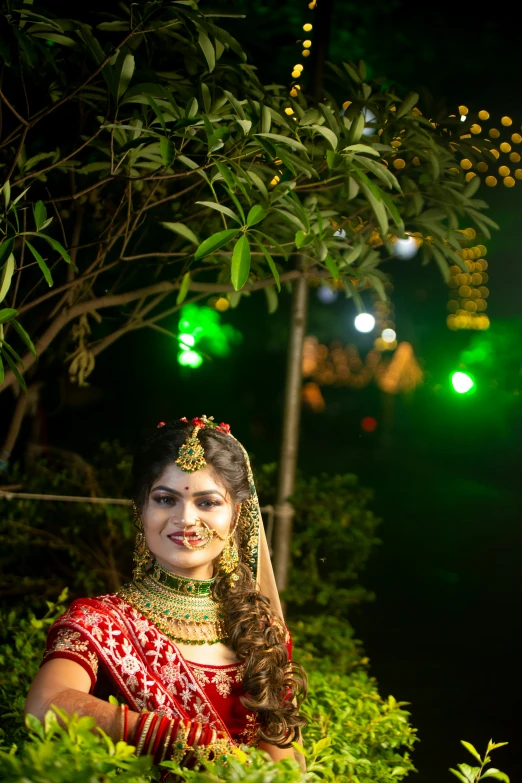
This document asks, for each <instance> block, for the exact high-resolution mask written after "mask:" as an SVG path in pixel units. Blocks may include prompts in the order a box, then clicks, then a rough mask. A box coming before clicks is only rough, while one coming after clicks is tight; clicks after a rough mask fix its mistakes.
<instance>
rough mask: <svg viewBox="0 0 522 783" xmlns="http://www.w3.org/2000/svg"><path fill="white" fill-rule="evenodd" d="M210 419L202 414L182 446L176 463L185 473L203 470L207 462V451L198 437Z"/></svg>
mask: <svg viewBox="0 0 522 783" xmlns="http://www.w3.org/2000/svg"><path fill="white" fill-rule="evenodd" d="M209 421H210V419H207V417H206V416H202V417H201V419H199V420H198V423H197V424H196V425H195V427H194V429H193V430H192V434H191V435H190V437H189V438H187V440H186V441H185V443H184V444H183V445H182V446H180V449H179V455H178V458H177V460H176V465H177V466H178V467H179V468H180V469H181V470H182V471H183V472H184V473H195V472H196V470H201V469H202V468H204V467H205V466H206V464H207V463H206V461H205V451H204V449H203V446H202V445H201V443H200V442H199V439H198V432H199V430H201V429H203V427H205V425H206V423H207V422H209ZM200 422H201V423H200Z"/></svg>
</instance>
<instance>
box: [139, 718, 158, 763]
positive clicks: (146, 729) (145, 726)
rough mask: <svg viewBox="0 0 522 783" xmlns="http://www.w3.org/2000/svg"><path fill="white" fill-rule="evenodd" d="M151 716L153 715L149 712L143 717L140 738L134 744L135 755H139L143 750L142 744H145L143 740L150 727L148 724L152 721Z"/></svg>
mask: <svg viewBox="0 0 522 783" xmlns="http://www.w3.org/2000/svg"><path fill="white" fill-rule="evenodd" d="M153 717H154V713H153V712H149V714H148V715H147V717H146V718H145V723H144V724H143V729H142V730H141V734H140V738H139V740H138V744H137V745H136V755H137V756H141V754H142V752H143V746H144V745H145V740H146V739H147V734H148V733H149V728H150V724H151V723H152V719H153Z"/></svg>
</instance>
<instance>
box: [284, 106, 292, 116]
mask: <svg viewBox="0 0 522 783" xmlns="http://www.w3.org/2000/svg"><path fill="white" fill-rule="evenodd" d="M293 113H294V110H293V109H291V108H290V106H287V107H286V109H285V114H288V116H290V115H291V114H293Z"/></svg>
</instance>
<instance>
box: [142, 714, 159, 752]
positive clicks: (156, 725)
mask: <svg viewBox="0 0 522 783" xmlns="http://www.w3.org/2000/svg"><path fill="white" fill-rule="evenodd" d="M160 724H161V718H158V719H157V720H156V724H155V726H154V728H153V729H152V734H151V737H150V740H149V744H148V746H147V752H146V754H145V755H146V756H152V750H153V748H154V741H155V740H156V735H157V733H158V729H159V727H160Z"/></svg>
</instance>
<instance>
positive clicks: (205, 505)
mask: <svg viewBox="0 0 522 783" xmlns="http://www.w3.org/2000/svg"><path fill="white" fill-rule="evenodd" d="M213 506H219V503H218V502H217V501H216V500H203V501H202V502H201V503H199V507H200V508H212V507H213Z"/></svg>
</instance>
